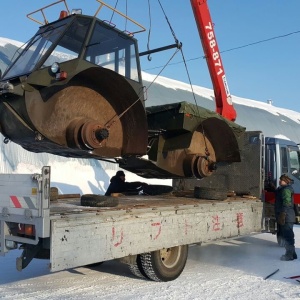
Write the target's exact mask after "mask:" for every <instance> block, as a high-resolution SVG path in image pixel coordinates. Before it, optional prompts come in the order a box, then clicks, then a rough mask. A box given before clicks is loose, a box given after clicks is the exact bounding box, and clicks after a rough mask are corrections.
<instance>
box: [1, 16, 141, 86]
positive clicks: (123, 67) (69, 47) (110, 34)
mask: <svg viewBox="0 0 300 300" xmlns="http://www.w3.org/2000/svg"><path fill="white" fill-rule="evenodd" d="M92 21H93V18H91V17H86V16H81V15H72V16H69V17H67V18H64V19H61V20H59V21H56V22H54V23H50V24H49V25H45V26H43V27H41V28H40V30H39V31H38V32H37V34H36V35H35V36H34V37H33V38H32V39H31V40H30V41H29V42H28V43H27V44H26V45H25V46H23V47H21V48H20V49H18V51H17V52H16V53H15V56H14V59H13V61H12V63H11V65H10V67H9V68H8V69H7V71H6V72H5V73H4V75H3V78H2V79H4V80H8V79H11V78H15V77H19V76H22V75H28V74H30V73H31V72H33V71H35V70H37V69H39V68H45V67H49V66H51V65H52V64H53V63H54V62H58V63H62V62H65V61H69V60H72V59H76V58H78V57H79V56H80V55H81V53H82V52H83V58H84V59H85V60H86V61H88V62H90V63H92V64H94V65H96V66H98V67H103V68H106V69H110V70H112V71H115V72H117V73H119V74H120V75H122V76H125V77H127V78H130V79H132V80H135V81H139V72H138V67H139V64H138V58H137V43H136V40H135V39H134V38H132V37H130V36H129V35H127V34H125V33H123V32H121V31H119V30H117V29H114V28H113V27H111V26H109V25H107V24H105V23H104V22H103V21H99V20H98V21H97V22H95V26H94V28H93V29H92V33H91V34H89V30H90V25H91V23H92ZM89 36H90V40H89V41H86V39H87V38H88V37H89ZM84 45H86V47H85V48H84V47H83V46H84Z"/></svg>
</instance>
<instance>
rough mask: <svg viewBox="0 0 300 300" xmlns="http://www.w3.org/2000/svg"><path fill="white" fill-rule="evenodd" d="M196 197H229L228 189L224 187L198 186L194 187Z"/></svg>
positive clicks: (222, 198)
mask: <svg viewBox="0 0 300 300" xmlns="http://www.w3.org/2000/svg"><path fill="white" fill-rule="evenodd" d="M194 197H195V198H198V199H206V200H225V199H227V191H226V190H224V189H215V188H208V187H200V186H196V187H195V188H194Z"/></svg>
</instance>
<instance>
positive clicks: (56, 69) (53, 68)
mask: <svg viewBox="0 0 300 300" xmlns="http://www.w3.org/2000/svg"><path fill="white" fill-rule="evenodd" d="M59 69H60V67H59V64H58V63H57V62H55V63H53V64H52V66H51V72H52V73H53V74H56V73H58V72H59Z"/></svg>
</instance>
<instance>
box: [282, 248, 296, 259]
mask: <svg viewBox="0 0 300 300" xmlns="http://www.w3.org/2000/svg"><path fill="white" fill-rule="evenodd" d="M285 250H286V251H285V254H284V255H282V256H281V257H280V260H283V261H289V260H294V252H295V247H294V246H291V245H286V246H285ZM295 254H296V252H295ZM296 255H297V254H296Z"/></svg>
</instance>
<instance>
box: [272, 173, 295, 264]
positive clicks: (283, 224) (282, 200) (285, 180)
mask: <svg viewBox="0 0 300 300" xmlns="http://www.w3.org/2000/svg"><path fill="white" fill-rule="evenodd" d="M291 182H292V179H291V178H289V177H288V176H287V175H285V174H283V175H281V176H280V179H279V187H278V188H277V189H276V191H275V217H276V220H277V223H278V225H279V226H280V229H279V230H280V232H281V233H282V237H283V238H284V240H285V249H286V253H285V254H284V255H282V256H281V258H280V259H281V260H285V261H287V260H294V259H297V254H296V252H295V235H294V231H293V226H294V223H295V211H294V197H293V195H294V189H293V187H292V186H291Z"/></svg>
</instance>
